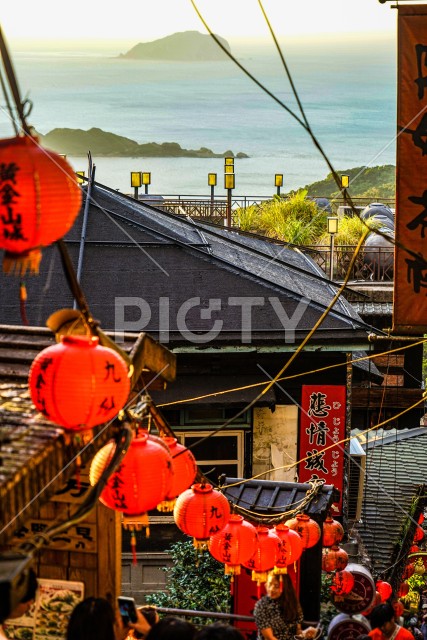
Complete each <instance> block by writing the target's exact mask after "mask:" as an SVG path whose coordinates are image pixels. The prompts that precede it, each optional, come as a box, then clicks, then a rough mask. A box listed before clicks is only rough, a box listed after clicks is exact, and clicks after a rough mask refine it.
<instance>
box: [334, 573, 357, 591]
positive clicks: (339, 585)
mask: <svg viewBox="0 0 427 640" xmlns="http://www.w3.org/2000/svg"><path fill="white" fill-rule="evenodd" d="M354 582H355V580H354V575H353V574H352V573H351V571H346V570H345V569H343V570H342V571H337V572H336V573H335V575H334V577H333V578H332V584H331V591H333V592H334V593H335V595H337V596H344V595H347V594H348V593H350V592H351V590H352V589H353V587H354Z"/></svg>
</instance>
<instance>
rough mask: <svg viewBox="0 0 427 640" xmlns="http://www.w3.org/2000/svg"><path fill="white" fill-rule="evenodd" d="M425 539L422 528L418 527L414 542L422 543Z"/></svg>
mask: <svg viewBox="0 0 427 640" xmlns="http://www.w3.org/2000/svg"><path fill="white" fill-rule="evenodd" d="M423 538H424V530H423V529H422V527H417V528H416V529H415V534H414V542H421V540H422V539H423Z"/></svg>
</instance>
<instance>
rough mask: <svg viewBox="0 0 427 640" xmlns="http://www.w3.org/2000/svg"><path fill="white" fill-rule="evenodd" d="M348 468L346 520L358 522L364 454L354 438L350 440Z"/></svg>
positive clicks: (360, 511)
mask: <svg viewBox="0 0 427 640" xmlns="http://www.w3.org/2000/svg"><path fill="white" fill-rule="evenodd" d="M349 466H350V468H349V480H348V519H349V520H360V518H361V517H362V505H363V492H364V488H365V473H366V453H365V451H364V449H363V447H362V445H361V444H360V442H359V441H358V440H357V439H356V438H352V439H351V440H350V465H349Z"/></svg>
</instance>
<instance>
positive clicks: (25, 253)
mask: <svg viewBox="0 0 427 640" xmlns="http://www.w3.org/2000/svg"><path fill="white" fill-rule="evenodd" d="M0 167H1V172H0V192H1V197H0V248H2V249H4V250H5V255H4V260H3V268H4V270H5V271H7V272H9V271H13V269H15V270H16V271H17V272H18V273H21V274H24V273H25V272H26V271H27V270H28V269H29V270H30V271H32V272H34V273H37V272H38V268H39V264H40V258H41V251H40V249H41V248H42V247H45V246H47V245H49V244H51V243H52V242H55V240H58V239H59V238H62V236H64V235H65V234H66V233H67V231H69V229H71V227H72V225H73V223H74V220H75V219H76V216H77V214H78V212H79V210H80V206H81V201H82V197H81V192H80V189H79V186H78V184H77V180H76V176H75V173H74V171H73V169H72V167H71V166H70V165H69V164H68V162H67V161H66V160H65V159H64V158H63V157H62V156H60V155H58V154H57V153H55V152H54V151H48V150H47V149H43V148H42V147H40V145H39V143H38V140H37V138H36V137H32V136H25V137H16V138H9V139H7V140H0Z"/></svg>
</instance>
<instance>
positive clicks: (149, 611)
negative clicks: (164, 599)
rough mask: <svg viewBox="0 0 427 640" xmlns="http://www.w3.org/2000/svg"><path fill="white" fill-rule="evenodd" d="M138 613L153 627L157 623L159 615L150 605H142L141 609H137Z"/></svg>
mask: <svg viewBox="0 0 427 640" xmlns="http://www.w3.org/2000/svg"><path fill="white" fill-rule="evenodd" d="M138 611H140V612H141V613H142V615H143V616H144V618H145V619H146V620H147V622H148V624H150V625H151V626H153V625H154V624H156V622H158V621H159V614H158V612H157V609H156V607H155V606H154V605H152V604H143V605H142V607H138Z"/></svg>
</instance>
